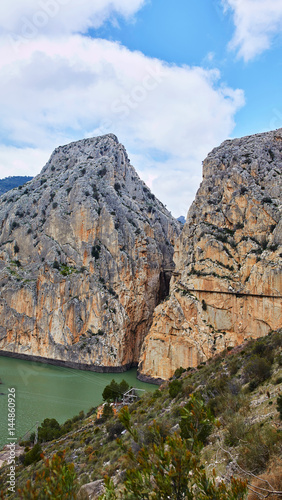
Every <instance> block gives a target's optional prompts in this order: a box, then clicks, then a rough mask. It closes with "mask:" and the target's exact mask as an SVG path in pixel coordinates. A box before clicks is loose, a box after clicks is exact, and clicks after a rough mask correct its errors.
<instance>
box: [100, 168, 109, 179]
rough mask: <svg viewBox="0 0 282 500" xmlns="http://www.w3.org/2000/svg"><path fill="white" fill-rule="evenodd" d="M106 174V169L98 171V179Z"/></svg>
mask: <svg viewBox="0 0 282 500" xmlns="http://www.w3.org/2000/svg"><path fill="white" fill-rule="evenodd" d="M106 173H107V169H106V167H103V168H102V169H101V170H99V172H98V175H99V177H104V176H105V175H106Z"/></svg>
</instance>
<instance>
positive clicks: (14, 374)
mask: <svg viewBox="0 0 282 500" xmlns="http://www.w3.org/2000/svg"><path fill="white" fill-rule="evenodd" d="M136 373H137V370H136V369H135V368H133V369H131V370H129V371H127V372H124V373H96V372H90V371H81V370H74V369H71V368H65V367H64V368H62V367H60V366H53V365H48V364H45V363H38V362H34V361H23V360H19V359H13V358H8V357H2V356H1V357H0V379H1V381H2V384H1V385H0V393H4V395H0V449H2V447H3V445H5V444H7V442H8V441H7V438H8V437H9V434H8V388H15V390H16V438H17V439H19V438H21V437H23V436H24V434H25V433H26V432H27V431H29V430H30V429H31V428H32V426H33V425H34V424H36V422H37V421H38V422H39V424H41V422H43V420H44V419H45V418H55V419H56V420H58V422H59V423H60V424H62V423H63V422H65V421H66V420H67V419H68V418H72V417H73V416H74V415H77V414H78V413H79V412H80V411H81V410H83V411H84V412H85V413H87V411H88V410H89V409H90V408H91V407H93V406H98V405H99V404H100V403H101V402H102V401H103V398H102V392H103V390H104V388H105V386H106V385H107V384H109V383H110V382H111V380H112V379H115V380H116V381H117V382H121V381H122V379H124V380H126V381H127V383H128V384H129V386H130V387H131V386H133V387H137V388H140V389H145V390H147V391H154V390H155V389H156V388H157V386H156V385H152V384H146V383H144V382H140V381H139V380H137V378H136Z"/></svg>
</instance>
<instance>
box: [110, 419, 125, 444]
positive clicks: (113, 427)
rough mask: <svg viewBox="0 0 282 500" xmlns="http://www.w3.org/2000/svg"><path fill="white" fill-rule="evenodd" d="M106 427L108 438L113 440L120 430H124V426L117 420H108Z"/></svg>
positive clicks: (119, 433)
mask: <svg viewBox="0 0 282 500" xmlns="http://www.w3.org/2000/svg"><path fill="white" fill-rule="evenodd" d="M106 429H107V432H108V438H109V440H110V441H113V440H114V439H117V438H118V437H119V436H120V435H121V433H122V431H124V426H123V425H122V423H121V422H119V421H118V420H117V421H114V422H109V423H108V424H107V426H106Z"/></svg>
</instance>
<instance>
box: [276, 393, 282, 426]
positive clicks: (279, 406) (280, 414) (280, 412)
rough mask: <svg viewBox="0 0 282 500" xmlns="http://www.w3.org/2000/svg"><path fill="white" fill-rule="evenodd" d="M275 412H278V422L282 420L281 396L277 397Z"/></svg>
mask: <svg viewBox="0 0 282 500" xmlns="http://www.w3.org/2000/svg"><path fill="white" fill-rule="evenodd" d="M277 410H278V411H279V417H280V420H282V394H279V396H278V397H277Z"/></svg>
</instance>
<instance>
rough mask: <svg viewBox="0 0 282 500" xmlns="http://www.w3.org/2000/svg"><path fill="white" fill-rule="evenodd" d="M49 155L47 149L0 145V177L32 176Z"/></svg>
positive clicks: (37, 171)
mask: <svg viewBox="0 0 282 500" xmlns="http://www.w3.org/2000/svg"><path fill="white" fill-rule="evenodd" d="M49 156H50V151H49V150H46V151H44V150H41V149H33V148H16V147H13V146H5V145H3V144H2V145H0V178H4V177H9V176H11V175H28V176H31V177H33V176H34V175H36V174H38V173H39V168H38V167H39V166H40V169H41V167H43V166H44V165H45V163H46V162H47V161H48V159H49Z"/></svg>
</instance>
